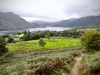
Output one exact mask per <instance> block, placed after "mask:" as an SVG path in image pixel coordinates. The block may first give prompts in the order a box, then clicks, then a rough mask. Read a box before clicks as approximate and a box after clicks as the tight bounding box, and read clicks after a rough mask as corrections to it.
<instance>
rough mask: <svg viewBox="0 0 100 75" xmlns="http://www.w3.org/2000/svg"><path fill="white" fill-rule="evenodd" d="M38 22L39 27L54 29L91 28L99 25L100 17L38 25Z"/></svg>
mask: <svg viewBox="0 0 100 75" xmlns="http://www.w3.org/2000/svg"><path fill="white" fill-rule="evenodd" d="M40 22H41V21H40ZM40 22H39V25H42V26H44V25H45V26H55V27H71V28H80V27H93V26H98V25H100V16H87V17H82V18H78V19H69V20H62V21H57V22H53V23H48V22H42V23H40ZM34 23H35V22H34Z"/></svg>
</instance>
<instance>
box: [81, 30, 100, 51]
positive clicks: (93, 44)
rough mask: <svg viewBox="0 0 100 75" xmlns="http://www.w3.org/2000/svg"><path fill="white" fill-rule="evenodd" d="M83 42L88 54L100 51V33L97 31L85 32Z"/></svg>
mask: <svg viewBox="0 0 100 75" xmlns="http://www.w3.org/2000/svg"><path fill="white" fill-rule="evenodd" d="M81 42H82V45H83V46H85V47H86V48H87V51H88V52H91V50H92V51H94V50H95V51H96V50H97V51H98V50H100V32H97V31H95V30H88V31H85V34H84V35H83V36H82V37H81Z"/></svg>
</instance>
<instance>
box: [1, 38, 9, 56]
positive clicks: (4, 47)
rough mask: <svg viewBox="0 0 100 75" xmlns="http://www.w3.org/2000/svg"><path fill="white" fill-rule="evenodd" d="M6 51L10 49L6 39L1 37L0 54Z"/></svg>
mask: <svg viewBox="0 0 100 75" xmlns="http://www.w3.org/2000/svg"><path fill="white" fill-rule="evenodd" d="M6 52H8V49H7V48H6V41H5V40H4V39H3V38H2V37H0V56H1V55H2V54H4V53H6Z"/></svg>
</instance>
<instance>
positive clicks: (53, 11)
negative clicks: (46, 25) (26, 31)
mask: <svg viewBox="0 0 100 75" xmlns="http://www.w3.org/2000/svg"><path fill="white" fill-rule="evenodd" d="M0 12H13V13H15V14H18V15H19V16H20V17H22V18H24V19H25V20H27V21H35V20H41V21H60V20H67V19H70V18H80V17H85V16H92V15H95V16H97V15H100V0H0Z"/></svg>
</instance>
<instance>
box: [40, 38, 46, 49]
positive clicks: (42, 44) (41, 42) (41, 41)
mask: <svg viewBox="0 0 100 75" xmlns="http://www.w3.org/2000/svg"><path fill="white" fill-rule="evenodd" d="M39 45H40V46H42V47H43V48H44V45H46V42H45V41H44V40H43V39H40V40H39Z"/></svg>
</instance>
